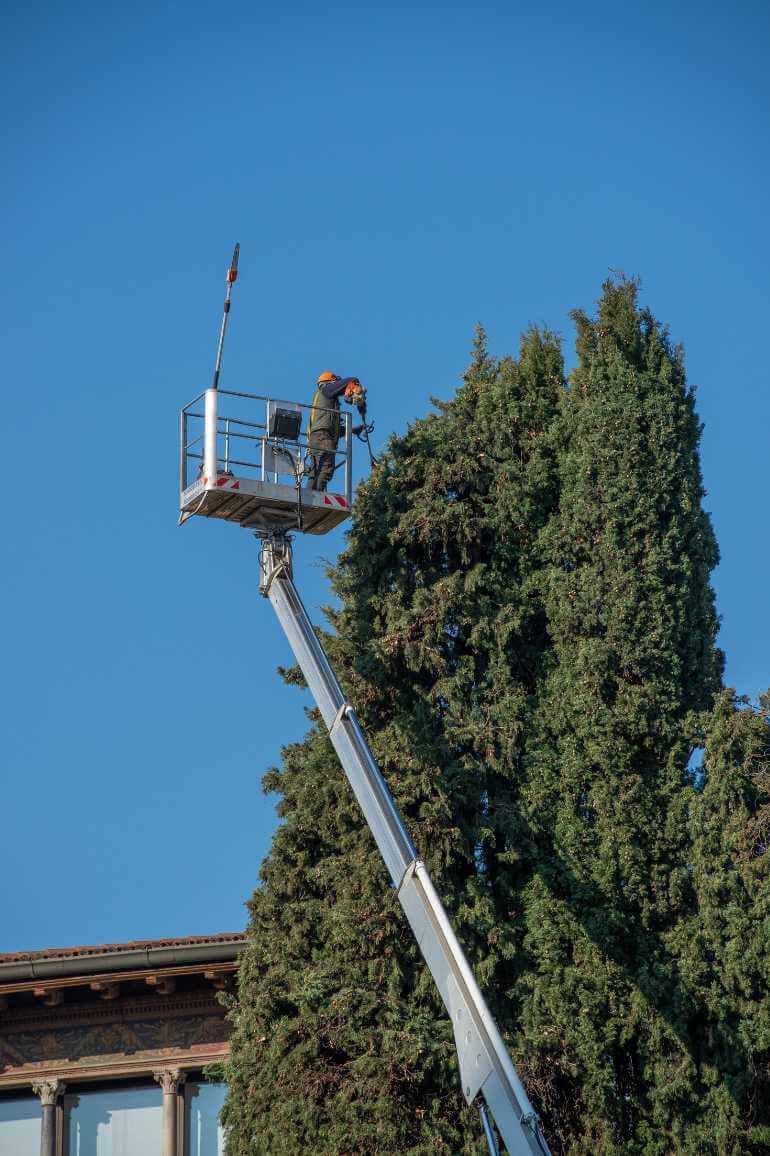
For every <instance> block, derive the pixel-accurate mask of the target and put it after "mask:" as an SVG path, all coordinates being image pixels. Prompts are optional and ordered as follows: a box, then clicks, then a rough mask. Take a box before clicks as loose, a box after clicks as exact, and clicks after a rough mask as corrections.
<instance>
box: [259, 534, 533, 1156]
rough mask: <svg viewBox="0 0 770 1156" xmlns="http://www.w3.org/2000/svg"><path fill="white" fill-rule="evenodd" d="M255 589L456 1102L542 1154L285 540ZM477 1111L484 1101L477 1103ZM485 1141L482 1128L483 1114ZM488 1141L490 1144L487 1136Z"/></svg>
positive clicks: (527, 1108) (267, 557) (511, 1146)
mask: <svg viewBox="0 0 770 1156" xmlns="http://www.w3.org/2000/svg"><path fill="white" fill-rule="evenodd" d="M259 564H260V586H259V588H260V591H261V593H262V594H263V595H264V596H265V597H266V598H268V599H269V601H270V602H271V603H272V605H273V609H274V610H275V612H276V614H277V615H278V620H279V622H280V623H281V626H282V627H283V629H284V632H285V634H286V636H287V638H288V640H289V643H290V645H291V648H292V650H293V651H294V655H295V657H296V659H297V662H298V663H299V665H300V668H301V670H302V673H303V674H304V676H305V679H306V681H307V684H308V687H309V688H310V692H311V694H312V695H313V697H314V699H315V701H316V703H317V704H318V708H319V710H320V712H321V716H322V718H323V720H324V722H325V724H326V726H327V727H328V729H329V737H330V738H331V741H332V744H333V746H334V749H335V750H336V752H337V754H338V756H339V760H340V762H341V763H342V768H343V770H344V771H345V774H346V775H347V778H348V781H349V783H350V785H351V787H352V788H353V793H354V794H355V796H356V799H357V800H358V803H359V805H360V807H361V810H362V811H363V813H364V818H365V819H366V822H367V823H368V825H369V828H370V830H371V832H372V834H373V836H374V839H375V842H376V844H377V847H378V848H379V851H380V854H381V855H382V858H383V860H384V862H385V866H386V867H387V868H388V871H389V872H390V877H391V879H392V880H393V885H394V886H395V888H396V890H397V895H398V900H399V903H400V904H401V906H402V907H403V909H404V913H405V915H406V917H407V919H408V921H409V924H410V926H411V928H412V931H413V932H414V935H415V938H416V939H417V943H418V945H419V948H420V951H421V952H422V955H423V958H424V959H425V962H426V963H427V965H428V968H429V969H430V972H431V975H432V976H433V978H434V980H435V982H436V986H437V987H438V989H439V992H440V993H441V998H442V999H443V1001H444V1004H445V1006H446V1009H447V1011H448V1012H449V1016H450V1018H451V1021H452V1028H453V1031H454V1037H455V1044H456V1046H457V1056H458V1061H459V1066H460V1078H461V1081H462V1090H463V1095H464V1096H465V1099H466V1100H467V1102H468V1103H469V1104H472V1103H473V1101H474V1100H475V1099H476V1097H477V1095H479V1094H481V1096H483V1099H484V1101H485V1102H486V1104H487V1105H488V1107H489V1109H490V1110H491V1112H492V1115H493V1117H494V1119H495V1123H496V1124H497V1127H498V1129H499V1131H500V1134H501V1135H502V1137H503V1140H504V1141H505V1145H506V1147H507V1149H508V1152H509V1154H510V1156H528V1154H536V1156H544V1154H545V1156H548V1153H549V1149H548V1146H547V1144H546V1142H545V1140H544V1138H543V1135H542V1133H541V1131H540V1128H539V1123H538V1117H537V1114H536V1113H535V1111H534V1110H533V1108H532V1105H531V1104H530V1102H529V1100H528V1098H527V1093H526V1092H525V1090H524V1087H523V1085H522V1083H521V1081H520V1080H519V1077H518V1076H517V1074H516V1069H515V1068H514V1066H513V1063H512V1061H511V1058H510V1056H509V1054H508V1050H507V1048H506V1046H505V1044H504V1043H503V1040H502V1038H501V1036H500V1033H499V1031H498V1030H497V1025H496V1024H495V1021H494V1020H493V1018H492V1015H491V1013H490V1011H489V1008H488V1007H487V1005H486V1002H485V1000H484V997H483V995H482V994H481V991H480V990H479V987H478V984H477V983H476V980H475V978H474V976H473V972H472V971H471V968H470V965H469V964H468V961H467V959H466V958H465V954H464V952H463V949H462V947H461V946H460V944H459V942H458V940H457V937H456V935H455V933H454V931H453V930H452V927H451V925H450V923H449V919H448V918H447V914H446V911H445V910H444V907H443V905H442V903H441V900H440V899H439V897H438V895H437V893H436V890H435V888H434V886H433V883H432V882H431V879H430V876H429V875H428V871H427V868H426V866H425V864H424V863H423V861H422V860H421V859H420V858H419V857H418V855H417V851H416V850H415V848H414V845H413V843H412V841H411V839H410V838H409V835H408V833H407V831H406V828H405V827H404V824H403V821H402V819H401V816H400V814H399V813H398V809H397V807H396V804H395V802H394V801H393V798H392V796H391V794H390V791H389V790H388V788H387V785H386V783H385V780H384V779H383V777H382V774H381V773H380V770H379V768H378V766H377V764H376V762H375V761H374V757H373V755H372V752H371V751H370V749H369V745H368V743H367V741H366V739H365V738H364V735H363V732H362V730H361V727H360V725H359V722H358V719H357V718H356V715H355V711H354V710H353V708H352V706H350V704H349V703H348V702H346V700H345V696H344V695H343V693H342V690H341V688H340V685H339V683H338V682H337V679H336V677H335V675H334V671H333V670H332V668H331V666H330V664H329V660H328V659H327V657H326V654H325V653H324V650H323V647H322V646H321V644H320V642H319V641H318V638H317V637H316V634H315V631H314V630H313V627H312V625H311V623H310V619H309V618H308V616H307V612H306V611H305V608H304V606H303V605H302V601H301V599H300V597H299V594H298V593H297V589H296V587H295V585H294V581H293V578H292V568H291V543H290V541H289V539H288V538H286V537H274V538H268V539H265V540H264V541H263V542H262V549H261V553H260V560H259ZM482 1107H483V1105H482ZM482 1119H483V1120H484V1123H485V1131H486V1132H487V1138H488V1141H489V1135H490V1131H489V1128H488V1124H487V1121H486V1116H485V1113H484V1111H483V1110H482ZM491 1143H494V1140H492V1141H491Z"/></svg>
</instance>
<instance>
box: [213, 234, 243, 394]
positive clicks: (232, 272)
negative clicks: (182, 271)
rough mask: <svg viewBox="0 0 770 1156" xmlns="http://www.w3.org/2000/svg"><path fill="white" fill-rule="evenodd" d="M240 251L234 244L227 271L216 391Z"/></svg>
mask: <svg viewBox="0 0 770 1156" xmlns="http://www.w3.org/2000/svg"><path fill="white" fill-rule="evenodd" d="M240 251H241V246H240V245H239V244H237V243H236V246H235V248H234V249H233V259H232V261H231V262H230V268H229V269H228V270H227V292H226V293H225V310H224V313H223V314H222V328H221V329H220V330H219V344H218V345H217V362H216V365H215V366H214V380H213V382H212V383H211V388H212V389H216V388H217V387H218V385H219V371H220V370H221V368H222V350H223V349H224V346H225V333H226V332H227V318H228V316H229V314H230V290H231V289H232V287H233V285H234V284H235V281H236V278H237V277H238V256H239V254H240Z"/></svg>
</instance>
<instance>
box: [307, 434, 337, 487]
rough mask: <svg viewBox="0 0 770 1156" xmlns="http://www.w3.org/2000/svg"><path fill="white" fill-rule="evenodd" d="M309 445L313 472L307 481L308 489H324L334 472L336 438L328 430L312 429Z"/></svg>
mask: <svg viewBox="0 0 770 1156" xmlns="http://www.w3.org/2000/svg"><path fill="white" fill-rule="evenodd" d="M309 445H310V452H311V454H312V455H313V473H312V475H311V479H310V481H309V482H308V489H310V490H325V489H326V487H327V486H328V485H329V482H330V481H331V479H332V475H333V474H334V464H335V460H336V455H335V452H334V451H335V450H336V449H337V438H335V436H334V434H333V433H332V432H331V431H330V430H326V429H319V430H314V431H313V432H312V433H311V435H310V438H309Z"/></svg>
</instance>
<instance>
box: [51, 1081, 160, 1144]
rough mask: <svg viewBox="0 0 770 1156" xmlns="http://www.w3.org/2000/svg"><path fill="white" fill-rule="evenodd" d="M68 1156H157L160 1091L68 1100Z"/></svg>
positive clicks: (135, 1090) (98, 1094) (130, 1091)
mask: <svg viewBox="0 0 770 1156" xmlns="http://www.w3.org/2000/svg"><path fill="white" fill-rule="evenodd" d="M68 1100H69V1103H70V1104H71V1105H72V1106H71V1107H70V1110H69V1126H68V1143H67V1148H66V1152H67V1156H160V1144H161V1125H162V1093H161V1090H160V1088H129V1089H125V1090H122V1091H121V1090H118V1089H115V1090H114V1091H113V1090H110V1091H107V1092H84V1093H83V1094H82V1095H78V1096H73V1097H71V1098H69V1097H68Z"/></svg>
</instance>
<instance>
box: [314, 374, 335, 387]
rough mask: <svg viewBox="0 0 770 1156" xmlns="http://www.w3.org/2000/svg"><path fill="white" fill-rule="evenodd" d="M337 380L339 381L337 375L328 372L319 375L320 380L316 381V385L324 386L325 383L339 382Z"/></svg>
mask: <svg viewBox="0 0 770 1156" xmlns="http://www.w3.org/2000/svg"><path fill="white" fill-rule="evenodd" d="M337 380H338V378H337V374H336V373H328V372H327V373H319V375H318V380H317V381H316V385H323V383H324V382H325V381H337Z"/></svg>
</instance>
